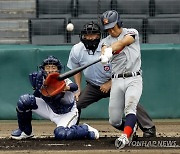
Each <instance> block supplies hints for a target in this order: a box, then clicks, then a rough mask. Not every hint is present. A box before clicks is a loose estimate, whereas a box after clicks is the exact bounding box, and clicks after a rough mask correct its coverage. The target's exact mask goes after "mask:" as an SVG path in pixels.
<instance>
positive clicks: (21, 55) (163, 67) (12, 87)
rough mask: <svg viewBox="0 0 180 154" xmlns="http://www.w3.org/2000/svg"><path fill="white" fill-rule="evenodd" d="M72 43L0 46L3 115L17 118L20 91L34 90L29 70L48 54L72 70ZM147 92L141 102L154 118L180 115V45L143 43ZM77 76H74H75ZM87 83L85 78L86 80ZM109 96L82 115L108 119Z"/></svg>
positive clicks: (0, 94)
mask: <svg viewBox="0 0 180 154" xmlns="http://www.w3.org/2000/svg"><path fill="white" fill-rule="evenodd" d="M71 47H72V46H71V45H68V46H33V45H1V46H0V72H1V75H0V106H1V107H0V119H1V120H8V119H16V111H15V108H16V103H17V100H18V98H19V96H20V95H22V94H25V93H32V88H31V85H30V83H29V78H28V74H29V73H30V72H33V71H36V70H37V66H39V65H40V64H41V62H42V60H43V59H44V58H46V57H47V56H48V55H54V56H56V57H58V58H59V59H60V60H61V62H62V63H63V64H64V66H65V67H64V71H68V69H67V67H66V63H67V60H68V56H69V52H70V50H71ZM141 53H142V70H143V94H142V97H141V100H140V103H141V104H142V105H143V106H144V108H145V109H146V110H147V111H148V113H149V114H150V116H151V117H152V118H180V95H179V94H180V84H179V78H180V45H174V44H158V45H157V44H142V45H141ZM71 79H73V78H71ZM83 86H85V81H84V80H83ZM108 100H109V99H102V100H101V101H99V102H97V103H94V104H92V105H91V106H89V107H87V108H86V109H84V110H83V111H82V118H89V119H107V118H108ZM39 118H40V117H38V116H36V115H35V116H34V119H39Z"/></svg>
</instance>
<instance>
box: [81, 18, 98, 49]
mask: <svg viewBox="0 0 180 154" xmlns="http://www.w3.org/2000/svg"><path fill="white" fill-rule="evenodd" d="M87 34H98V35H99V37H98V38H97V39H94V40H88V39H86V38H85V35H87ZM100 38H101V29H100V27H99V25H98V24H96V23H94V22H93V21H92V22H90V23H87V24H85V25H84V26H83V30H82V31H81V34H80V40H81V42H82V43H83V44H84V46H85V47H86V49H89V50H92V51H95V50H96V49H97V47H98V44H99V42H100Z"/></svg>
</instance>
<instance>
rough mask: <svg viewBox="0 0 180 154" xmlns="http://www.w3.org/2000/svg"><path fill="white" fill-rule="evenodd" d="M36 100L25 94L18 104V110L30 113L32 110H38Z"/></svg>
mask: <svg viewBox="0 0 180 154" xmlns="http://www.w3.org/2000/svg"><path fill="white" fill-rule="evenodd" d="M37 108H38V106H37V104H36V99H35V96H34V95H30V94H25V95H22V96H20V98H19V100H18V102H17V109H18V110H19V111H28V110H32V109H37Z"/></svg>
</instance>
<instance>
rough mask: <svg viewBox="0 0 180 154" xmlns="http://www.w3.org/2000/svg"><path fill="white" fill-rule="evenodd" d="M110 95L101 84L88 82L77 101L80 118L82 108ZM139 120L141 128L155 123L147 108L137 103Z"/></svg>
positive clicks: (150, 126) (149, 126)
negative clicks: (102, 88)
mask: <svg viewBox="0 0 180 154" xmlns="http://www.w3.org/2000/svg"><path fill="white" fill-rule="evenodd" d="M107 97H110V92H108V93H102V92H101V90H100V87H99V86H95V85H91V84H90V83H87V85H86V87H85V89H84V90H83V91H82V93H81V95H80V97H79V101H78V102H77V108H78V110H79V118H80V113H81V109H83V108H86V107H87V106H89V105H90V104H93V103H95V102H98V101H99V100H101V99H102V98H107ZM136 116H137V122H138V125H139V127H140V128H141V130H142V131H143V129H146V128H147V129H148V128H152V127H153V126H155V125H154V123H153V121H152V119H151V118H150V117H149V115H148V113H147V112H146V111H145V109H144V108H143V107H142V106H141V105H140V103H138V105H137V113H136ZM78 121H79V119H78Z"/></svg>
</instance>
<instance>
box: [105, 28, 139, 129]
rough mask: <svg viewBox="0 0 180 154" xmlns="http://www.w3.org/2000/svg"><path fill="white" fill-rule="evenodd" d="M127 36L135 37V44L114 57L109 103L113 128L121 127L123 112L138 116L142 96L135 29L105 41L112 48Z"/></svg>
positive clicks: (137, 40) (124, 30)
mask: <svg viewBox="0 0 180 154" xmlns="http://www.w3.org/2000/svg"><path fill="white" fill-rule="evenodd" d="M125 35H134V36H135V41H134V43H132V44H130V45H129V46H126V47H125V48H124V49H123V50H122V51H121V52H120V53H118V54H114V55H113V57H112V87H111V93H110V103H109V122H110V123H111V124H112V125H113V126H116V127H118V126H120V125H121V122H122V117H123V112H124V113H125V116H126V115H127V114H130V113H133V114H136V108H137V104H138V102H139V99H140V97H141V94H142V76H141V75H137V72H139V71H140V69H141V53H140V45H139V34H138V31H137V30H135V29H127V28H122V33H121V34H120V35H119V36H118V37H116V38H115V37H112V36H110V35H109V36H108V37H106V38H105V39H104V40H103V41H104V44H105V45H107V46H110V45H111V44H112V43H114V42H116V41H118V40H121V39H122V38H123V37H124V36H125ZM123 73H132V74H133V76H132V77H128V78H118V75H119V74H123Z"/></svg>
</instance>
